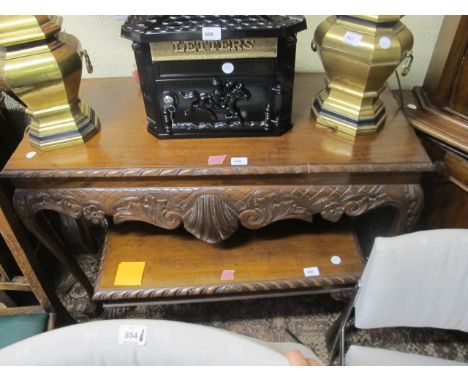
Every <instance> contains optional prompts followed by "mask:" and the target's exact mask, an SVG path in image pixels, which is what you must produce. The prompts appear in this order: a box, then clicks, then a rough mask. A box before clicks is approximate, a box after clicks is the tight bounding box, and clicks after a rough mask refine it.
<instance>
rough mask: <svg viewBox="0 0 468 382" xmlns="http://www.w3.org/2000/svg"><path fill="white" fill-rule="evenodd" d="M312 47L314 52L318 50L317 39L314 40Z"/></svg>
mask: <svg viewBox="0 0 468 382" xmlns="http://www.w3.org/2000/svg"><path fill="white" fill-rule="evenodd" d="M310 49H312V51H313V52H316V51H317V44H316V43H315V40H312V42H311V44H310Z"/></svg>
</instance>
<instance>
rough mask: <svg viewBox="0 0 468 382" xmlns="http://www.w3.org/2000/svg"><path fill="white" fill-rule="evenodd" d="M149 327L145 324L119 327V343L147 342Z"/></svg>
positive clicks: (134, 343) (143, 343)
mask: <svg viewBox="0 0 468 382" xmlns="http://www.w3.org/2000/svg"><path fill="white" fill-rule="evenodd" d="M146 333H147V328H146V326H143V325H122V326H121V327H120V328H119V344H124V345H128V344H133V345H145V344H146Z"/></svg>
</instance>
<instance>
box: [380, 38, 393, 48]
mask: <svg viewBox="0 0 468 382" xmlns="http://www.w3.org/2000/svg"><path fill="white" fill-rule="evenodd" d="M379 45H380V47H381V48H382V49H388V48H390V47H391V46H392V40H390V38H389V37H387V36H382V37H380V40H379Z"/></svg>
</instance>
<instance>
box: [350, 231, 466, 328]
mask: <svg viewBox="0 0 468 382" xmlns="http://www.w3.org/2000/svg"><path fill="white" fill-rule="evenodd" d="M467 275H468V230H466V229H440V230H432V231H421V232H416V233H412V234H408V235H401V236H397V237H393V238H377V239H376V240H375V243H374V247H373V249H372V253H371V255H370V257H369V261H368V263H367V265H366V268H365V270H364V273H363V275H362V278H361V282H360V285H361V288H360V290H359V293H358V296H357V300H356V304H355V308H356V327H358V328H362V329H367V328H379V327H396V326H410V327H434V328H443V329H457V330H462V331H465V332H467V331H468V303H467V301H468V277H467Z"/></svg>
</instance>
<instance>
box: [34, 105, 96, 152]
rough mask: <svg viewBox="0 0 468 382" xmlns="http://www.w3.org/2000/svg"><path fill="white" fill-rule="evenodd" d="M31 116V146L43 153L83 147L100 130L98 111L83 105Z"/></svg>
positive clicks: (41, 112) (45, 111)
mask: <svg viewBox="0 0 468 382" xmlns="http://www.w3.org/2000/svg"><path fill="white" fill-rule="evenodd" d="M27 112H28V114H29V115H30V116H31V117H32V122H31V124H30V125H29V142H30V143H31V145H33V146H35V147H37V148H39V149H41V150H43V151H50V150H55V149H59V148H63V147H68V146H74V145H77V144H82V143H84V142H85V141H86V140H87V139H89V138H91V137H92V136H93V135H94V134H96V133H97V132H98V131H99V129H100V122H99V119H98V117H97V115H96V113H95V112H94V110H93V109H92V108H91V107H89V106H88V105H87V104H85V103H83V102H81V101H77V102H74V103H72V104H68V103H66V104H64V105H61V106H54V107H52V108H48V109H42V110H36V111H32V110H30V109H28V110H27Z"/></svg>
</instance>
